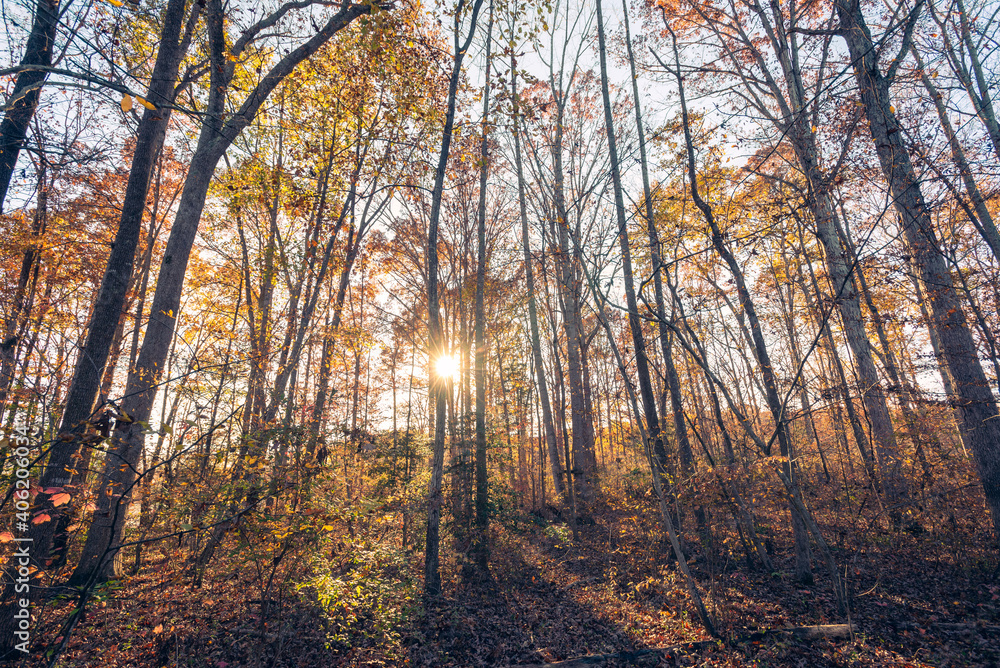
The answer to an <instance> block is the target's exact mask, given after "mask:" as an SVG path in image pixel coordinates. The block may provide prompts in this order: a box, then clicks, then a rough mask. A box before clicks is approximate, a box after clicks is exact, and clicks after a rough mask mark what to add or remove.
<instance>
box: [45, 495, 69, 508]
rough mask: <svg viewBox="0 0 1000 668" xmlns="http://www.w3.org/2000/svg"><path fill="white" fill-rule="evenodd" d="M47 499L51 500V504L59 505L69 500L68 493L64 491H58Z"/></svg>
mask: <svg viewBox="0 0 1000 668" xmlns="http://www.w3.org/2000/svg"><path fill="white" fill-rule="evenodd" d="M49 500H50V501H52V505H53V506H61V505H62V504H64V503H66V502H68V501H69V500H70V495H69V494H67V493H66V492H59V493H58V494H55V495H53V496H52V498H51V499H49Z"/></svg>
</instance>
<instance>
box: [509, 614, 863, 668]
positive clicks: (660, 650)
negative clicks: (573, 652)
mask: <svg viewBox="0 0 1000 668" xmlns="http://www.w3.org/2000/svg"><path fill="white" fill-rule="evenodd" d="M854 631H855V627H854V626H853V625H852V624H820V625H816V626H789V627H785V628H778V629H768V630H767V631H759V632H756V633H751V634H749V635H745V636H740V637H739V638H737V639H736V640H734V641H732V642H731V643H730V644H731V645H739V644H740V643H743V642H755V641H757V642H759V641H761V640H766V639H768V638H775V637H782V636H791V637H792V638H795V639H797V640H816V639H819V638H830V639H832V638H848V637H850V636H851V634H852V633H853V632H854ZM723 645H724V643H723V642H722V641H721V640H698V641H695V642H685V643H680V644H677V645H670V646H668V647H650V648H647V649H637V650H631V651H625V652H615V653H613V654H591V655H589V656H578V657H574V658H572V659H564V660H563V661H554V662H552V663H530V664H525V663H522V664H516V665H512V666H510V668H577V667H578V666H601V665H604V664H607V663H610V662H613V661H614V662H617V661H621V662H630V663H633V662H635V661H637V660H638V659H640V658H642V657H645V656H652V655H656V654H659V655H663V656H669V655H678V654H680V655H683V654H695V653H697V652H702V651H704V650H707V649H709V648H712V647H722V646H723Z"/></svg>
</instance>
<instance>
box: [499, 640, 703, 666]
mask: <svg viewBox="0 0 1000 668" xmlns="http://www.w3.org/2000/svg"><path fill="white" fill-rule="evenodd" d="M720 644H721V641H719V640H698V641H695V642H685V643H680V644H679V645H670V646H669V647H651V648H648V649H637V650H631V651H625V652H615V653H613V654H591V655H590V656H578V657H575V658H572V659H565V660H563V661H554V662H552V663H519V664H514V665H511V666H510V667H509V668H577V666H600V665H604V664H606V663H608V662H611V661H625V662H629V663H634V662H635V661H636V660H638V659H640V658H642V657H644V656H652V655H654V654H662V655H669V654H694V653H695V652H700V651H702V650H705V649H708V648H709V647H718V646H719V645H720Z"/></svg>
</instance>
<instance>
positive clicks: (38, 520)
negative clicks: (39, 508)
mask: <svg viewBox="0 0 1000 668" xmlns="http://www.w3.org/2000/svg"><path fill="white" fill-rule="evenodd" d="M51 519H52V518H51V517H49V514H48V513H38V514H37V515H35V517H34V519H32V520H31V523H32V524H42V523H44V522H48V521H49V520H51Z"/></svg>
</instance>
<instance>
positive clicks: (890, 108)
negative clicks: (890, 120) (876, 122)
mask: <svg viewBox="0 0 1000 668" xmlns="http://www.w3.org/2000/svg"><path fill="white" fill-rule="evenodd" d="M889 111H890V113H893V114H895V113H896V107H894V106H892V105H891V104H890V105H889Z"/></svg>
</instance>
